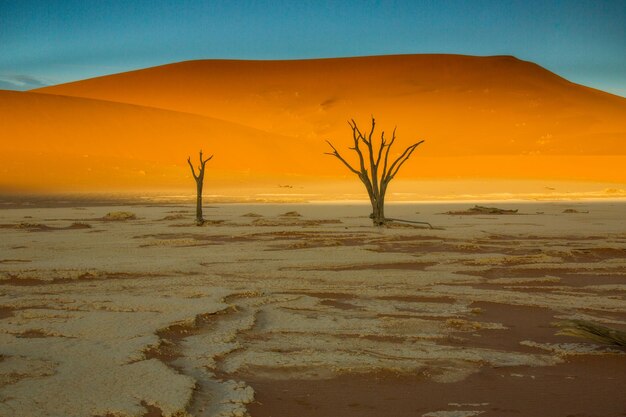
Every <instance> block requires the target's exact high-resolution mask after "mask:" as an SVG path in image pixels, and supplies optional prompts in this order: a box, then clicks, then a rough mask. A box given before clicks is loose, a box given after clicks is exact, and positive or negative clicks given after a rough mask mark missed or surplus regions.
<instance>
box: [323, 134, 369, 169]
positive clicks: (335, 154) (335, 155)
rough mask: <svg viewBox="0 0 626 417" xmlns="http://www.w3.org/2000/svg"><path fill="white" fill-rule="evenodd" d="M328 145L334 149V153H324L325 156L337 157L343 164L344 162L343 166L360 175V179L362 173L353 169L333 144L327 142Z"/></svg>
mask: <svg viewBox="0 0 626 417" xmlns="http://www.w3.org/2000/svg"><path fill="white" fill-rule="evenodd" d="M326 143H328V144H329V145H330V147H331V148H333V152H324V154H326V155H332V156H334V157H336V158H337V159H339V160H340V161H341V162H343V164H344V165H345V166H346V167H347V168H348V169H349V170H350V171H352V172H354V173H355V174H356V175H358V176H359V177H360V176H361V173H360V172H359V171H357V170H356V169H354V168H352V165H350V164H349V163H348V161H346V160H345V159H343V157H342V156H341V155H340V154H339V152H338V151H337V149H336V148H335V147H334V146H333V144H332V143H330V141H329V140H327V141H326Z"/></svg>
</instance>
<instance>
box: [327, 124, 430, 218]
mask: <svg viewBox="0 0 626 417" xmlns="http://www.w3.org/2000/svg"><path fill="white" fill-rule="evenodd" d="M348 124H349V125H350V127H351V128H352V139H353V140H354V146H352V147H351V148H349V149H351V150H352V151H354V152H356V154H357V155H358V159H359V163H358V166H357V167H356V168H355V167H353V166H352V165H351V164H350V163H349V162H348V161H346V159H344V157H343V156H341V155H340V154H339V152H338V151H337V149H336V148H335V147H334V146H333V144H332V143H330V141H328V140H327V141H326V142H328V144H329V145H330V147H331V148H332V149H333V151H332V152H326V154H327V155H332V156H334V157H336V158H337V159H339V160H340V161H341V162H342V163H343V164H344V165H345V166H346V167H347V168H348V169H349V170H350V171H351V172H353V173H354V174H355V175H356V176H357V177H359V179H360V180H361V182H362V183H363V184H364V185H365V188H366V189H367V194H368V195H369V198H370V202H371V203H372V215H371V216H370V217H371V218H372V221H373V222H374V225H375V226H382V225H384V224H385V222H387V221H389V220H391V219H388V218H385V193H386V192H387V187H388V186H389V183H390V182H391V180H392V179H394V177H395V176H396V174H397V173H398V171H400V168H402V165H404V163H405V162H406V161H407V160H408V159H409V158H410V157H411V155H412V154H413V151H415V149H416V148H417V147H418V146H419V145H420V144H422V143H423V142H424V141H423V140H421V141H419V142H417V143H414V144H412V145H411V146H409V147H407V148H406V149H405V150H404V152H402V153H401V154H400V155H399V156H398V157H397V158H395V159H394V160H393V161H390V159H389V157H390V155H389V154H390V152H391V147H392V146H393V144H394V142H395V141H396V129H395V128H394V129H393V133H392V135H391V139H390V140H387V139H386V138H385V132H381V134H380V144H374V142H373V139H372V138H373V136H374V128H375V127H376V121H375V120H374V118H373V117H372V128H371V130H370V131H369V133H367V134H363V133H362V132H361V131H360V130H359V128H358V126H357V124H356V122H355V121H354V120H350V121H349V122H348ZM364 151H365V154H364ZM392 158H393V156H392ZM381 164H382V169H381Z"/></svg>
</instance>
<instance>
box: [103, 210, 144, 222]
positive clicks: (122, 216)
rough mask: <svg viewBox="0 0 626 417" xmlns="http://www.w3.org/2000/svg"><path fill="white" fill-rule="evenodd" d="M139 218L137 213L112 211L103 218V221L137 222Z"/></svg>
mask: <svg viewBox="0 0 626 417" xmlns="http://www.w3.org/2000/svg"><path fill="white" fill-rule="evenodd" d="M136 219H137V216H136V215H135V213H133V212H130V211H112V212H110V213H107V214H106V216H104V217H103V218H102V220H106V221H126V220H136Z"/></svg>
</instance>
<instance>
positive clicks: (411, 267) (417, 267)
mask: <svg viewBox="0 0 626 417" xmlns="http://www.w3.org/2000/svg"><path fill="white" fill-rule="evenodd" d="M433 265H437V262H395V263H387V264H382V263H381V264H356V265H341V266H328V267H283V268H280V270H281V271H286V270H291V271H366V270H370V269H373V270H394V269H400V270H405V271H423V270H424V269H426V268H428V267H429V266H433Z"/></svg>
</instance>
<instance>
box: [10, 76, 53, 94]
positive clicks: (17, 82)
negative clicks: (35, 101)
mask: <svg viewBox="0 0 626 417" xmlns="http://www.w3.org/2000/svg"><path fill="white" fill-rule="evenodd" d="M47 85H49V83H47V82H46V81H44V80H42V79H41V78H37V77H33V76H31V75H25V74H17V75H0V89H3V90H18V91H25V90H32V89H33V88H40V87H45V86H47Z"/></svg>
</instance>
